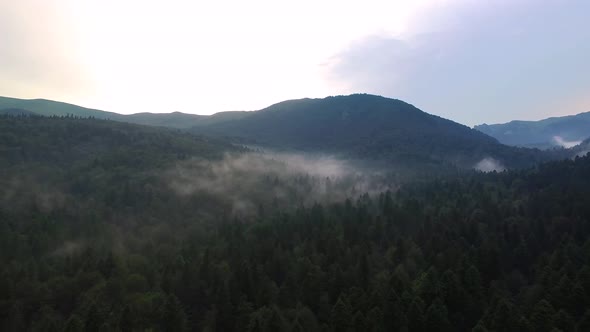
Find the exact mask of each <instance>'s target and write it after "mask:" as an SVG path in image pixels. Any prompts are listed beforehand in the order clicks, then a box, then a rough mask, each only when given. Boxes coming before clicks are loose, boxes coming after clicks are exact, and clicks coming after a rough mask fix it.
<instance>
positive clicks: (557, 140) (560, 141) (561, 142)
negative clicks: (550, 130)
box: [553, 136, 582, 149]
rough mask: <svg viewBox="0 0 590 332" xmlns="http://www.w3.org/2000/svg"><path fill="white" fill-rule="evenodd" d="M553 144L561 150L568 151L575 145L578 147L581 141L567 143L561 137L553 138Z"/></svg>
mask: <svg viewBox="0 0 590 332" xmlns="http://www.w3.org/2000/svg"><path fill="white" fill-rule="evenodd" d="M553 142H554V143H555V144H557V145H559V146H561V147H563V148H566V149H570V148H573V147H574V146H576V145H580V144H581V143H582V141H567V140H565V139H563V137H561V136H553Z"/></svg>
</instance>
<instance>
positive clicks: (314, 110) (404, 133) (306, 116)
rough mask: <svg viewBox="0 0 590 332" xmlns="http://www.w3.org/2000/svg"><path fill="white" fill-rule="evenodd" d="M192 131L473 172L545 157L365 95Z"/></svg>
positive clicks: (298, 103)
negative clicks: (482, 163)
mask: <svg viewBox="0 0 590 332" xmlns="http://www.w3.org/2000/svg"><path fill="white" fill-rule="evenodd" d="M193 131H194V132H196V133H200V134H206V135H216V136H223V137H229V138H233V139H234V140H236V141H238V142H241V143H244V144H251V145H260V146H263V147H270V148H274V149H287V150H289V149H294V150H302V151H321V152H329V153H335V154H342V155H345V156H347V157H354V158H361V159H386V160H389V161H392V162H396V163H406V164H408V163H409V164H414V165H415V164H416V163H422V164H430V165H439V164H441V163H447V164H453V165H458V166H460V167H466V168H471V167H473V165H475V163H477V162H478V161H479V160H481V159H483V158H495V159H498V160H499V161H500V162H501V163H504V164H505V165H506V166H508V167H520V166H524V165H530V164H532V163H534V162H536V161H540V160H543V158H545V157H546V156H544V155H542V154H541V153H540V152H539V151H534V150H524V149H514V148H510V147H506V146H503V145H501V144H499V143H498V142H497V141H496V140H495V139H493V138H491V137H489V136H487V135H484V134H482V133H481V132H479V131H476V130H473V129H471V128H468V127H466V126H464V125H461V124H458V123H455V122H453V121H450V120H446V119H443V118H440V117H437V116H434V115H431V114H428V113H425V112H423V111H421V110H419V109H417V108H416V107H414V106H412V105H410V104H407V103H405V102H403V101H400V100H395V99H388V98H384V97H379V96H373V95H363V94H360V95H350V96H338V97H328V98H325V99H301V100H291V101H285V102H282V103H278V104H275V105H272V106H270V107H268V108H266V109H263V110H260V111H257V112H253V114H251V115H249V116H247V117H244V118H241V119H235V120H230V121H224V122H220V123H216V124H211V125H208V126H200V127H195V128H193Z"/></svg>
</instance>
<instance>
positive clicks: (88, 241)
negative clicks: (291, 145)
mask: <svg viewBox="0 0 590 332" xmlns="http://www.w3.org/2000/svg"><path fill="white" fill-rule="evenodd" d="M0 129H1V130H0V135H1V139H0V165H2V167H0V172H1V175H2V177H0V181H1V182H2V185H0V264H2V267H3V268H2V269H1V270H0V330H2V331H83V330H85V331H99V330H100V331H111V330H112V331H138V330H162V331H187V330H197V331H307V332H313V331H350V330H356V331H385V330H393V331H442V332H445V331H525V332H526V331H530V332H533V331H535V332H537V331H541V332H544V331H546V332H549V331H554V330H561V331H564V332H565V331H578V332H581V331H588V330H590V310H588V308H590V240H589V239H590V157H585V158H576V159H574V160H564V161H560V162H552V163H548V164H543V165H539V166H537V167H535V168H532V169H528V170H521V171H509V172H503V173H493V172H492V173H488V174H481V173H475V172H473V173H470V174H466V175H465V176H464V177H461V178H455V179H452V180H449V179H440V180H436V181H432V182H429V183H421V184H405V185H402V186H401V187H399V188H396V189H394V190H393V191H384V192H381V193H378V192H373V193H370V194H366V195H364V194H362V193H359V194H351V195H349V196H348V199H346V198H342V199H341V200H337V201H333V200H318V201H317V203H315V204H314V203H313V201H312V202H310V203H306V204H299V203H295V202H298V200H297V199H292V198H291V197H300V196H301V194H302V193H303V194H307V195H309V193H310V192H311V191H310V190H304V191H302V192H297V191H296V190H291V189H292V188H294V187H297V186H298V187H302V188H314V186H315V184H316V183H317V182H319V183H321V184H322V186H321V188H322V190H321V191H336V192H341V191H342V190H341V189H340V187H338V184H337V182H338V181H337V179H336V178H332V179H325V176H322V177H317V176H315V177H314V176H311V177H310V176H304V175H302V174H293V175H289V174H288V173H280V172H275V171H272V170H273V169H272V168H271V169H270V171H269V172H268V173H267V171H266V170H265V169H263V170H262V171H257V169H258V168H261V167H262V165H266V164H268V163H269V160H262V161H259V162H255V163H254V164H253V165H254V166H255V167H253V168H247V167H243V165H244V164H245V163H246V162H247V161H248V160H249V159H243V158H241V157H240V158H238V159H237V161H236V162H234V163H228V162H227V161H226V158H225V157H223V155H224V154H225V153H226V152H227V151H233V152H235V153H238V154H242V152H241V151H236V148H235V147H232V146H231V145H228V144H226V143H224V142H216V141H211V140H210V139H203V138H198V137H194V136H191V135H188V134H186V133H181V132H178V131H174V130H167V129H162V128H149V127H142V126H137V125H130V124H120V123H117V122H113V121H103V120H92V119H75V118H72V117H69V118H41V117H39V118H37V117H33V118H31V117H0ZM255 157H256V156H255ZM195 158H196V160H197V163H196V164H195V163H194V162H193V161H191V160H192V159H195ZM256 158H258V157H256ZM200 160H205V163H204V164H201V161H200ZM209 161H213V162H209ZM279 166H280V165H279ZM280 167H282V166H280ZM193 170H194V171H193ZM234 173H235V175H234V176H233V177H232V176H231V175H232V174H234ZM203 174H204V175H203ZM199 176H204V177H201V178H200V179H201V181H195V180H194V178H195V177H196V178H198V177H199ZM228 176H229V179H230V182H233V181H236V180H238V179H242V181H243V182H240V183H239V187H242V186H247V185H250V186H252V188H254V187H260V188H261V190H246V194H249V196H252V197H253V199H254V203H256V202H258V203H260V204H254V209H253V210H252V211H250V212H251V214H249V215H247V216H242V214H230V213H225V212H226V211H228V210H229V209H228V208H227V207H228V206H229V205H226V204H225V202H223V199H222V198H223V196H218V195H217V193H222V194H223V195H227V194H229V193H232V192H233V191H236V190H240V188H238V187H231V188H228V189H227V190H225V191H221V192H220V191H219V190H220V189H221V188H220V187H221V186H222V185H227V183H226V182H224V181H222V180H223V179H225V178H227V177H228ZM175 179H176V180H175ZM191 182H193V183H191ZM279 189H280V190H279ZM265 193H266V195H267V196H270V197H266V198H265V197H263V196H262V195H264V194H265ZM254 194H255V195H254ZM259 195H260V196H259ZM292 195H294V196H292ZM234 198H235V197H234ZM234 198H231V197H226V199H234ZM237 198H239V200H240V201H241V200H242V199H243V197H237ZM282 202H291V205H294V206H291V208H286V206H285V205H283V204H282ZM236 203H241V202H236ZM205 211H212V212H213V213H203V212H205Z"/></svg>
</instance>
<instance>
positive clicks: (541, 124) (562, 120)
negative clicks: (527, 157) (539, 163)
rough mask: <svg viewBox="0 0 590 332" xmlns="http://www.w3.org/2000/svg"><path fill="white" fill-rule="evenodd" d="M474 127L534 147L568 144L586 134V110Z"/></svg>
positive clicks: (589, 118) (589, 128) (589, 122)
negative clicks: (533, 119)
mask: <svg viewBox="0 0 590 332" xmlns="http://www.w3.org/2000/svg"><path fill="white" fill-rule="evenodd" d="M474 128H475V129H477V130H479V131H481V132H483V133H485V134H487V135H490V136H492V137H495V138H497V139H498V140H499V141H500V142H502V143H504V144H508V145H515V146H527V147H538V148H543V149H547V148H552V147H561V146H565V147H571V146H573V145H575V144H576V142H578V143H579V142H580V141H583V140H585V139H587V138H589V137H590V112H586V113H580V114H577V115H569V116H563V117H552V118H548V119H544V120H540V121H511V122H508V123H503V124H493V125H487V124H483V125H479V126H475V127H474Z"/></svg>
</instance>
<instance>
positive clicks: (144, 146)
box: [0, 116, 236, 172]
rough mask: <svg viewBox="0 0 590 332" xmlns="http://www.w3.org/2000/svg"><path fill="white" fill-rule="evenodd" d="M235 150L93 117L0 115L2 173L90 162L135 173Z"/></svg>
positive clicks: (183, 135)
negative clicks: (26, 166)
mask: <svg viewBox="0 0 590 332" xmlns="http://www.w3.org/2000/svg"><path fill="white" fill-rule="evenodd" d="M235 150H236V149H235V148H234V147H232V146H231V145H230V144H228V143H224V142H222V141H217V140H212V139H205V138H199V137H195V136H194V135H190V134H188V133H182V132H179V131H176V130H173V129H166V128H154V127H147V126H139V125H135V124H128V123H121V122H116V121H109V120H98V119H78V118H67V117H66V118H63V117H55V118H49V117H47V118H46V117H12V116H0V152H1V153H0V165H2V167H4V171H5V172H8V171H9V170H11V169H15V170H20V171H22V169H21V167H23V165H33V166H35V165H37V164H42V165H45V166H46V167H55V168H58V169H59V168H61V170H59V171H60V172H62V171H64V170H65V169H70V168H73V167H75V166H77V165H81V164H92V163H94V162H95V161H102V162H105V163H107V164H115V165H118V166H123V165H126V166H128V167H130V169H133V170H138V169H142V168H155V167H159V166H162V165H163V164H165V163H167V162H174V161H176V160H178V159H185V158H189V157H191V156H198V157H202V158H205V157H206V158H213V157H216V158H220V157H221V156H222V154H223V152H224V151H235Z"/></svg>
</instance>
